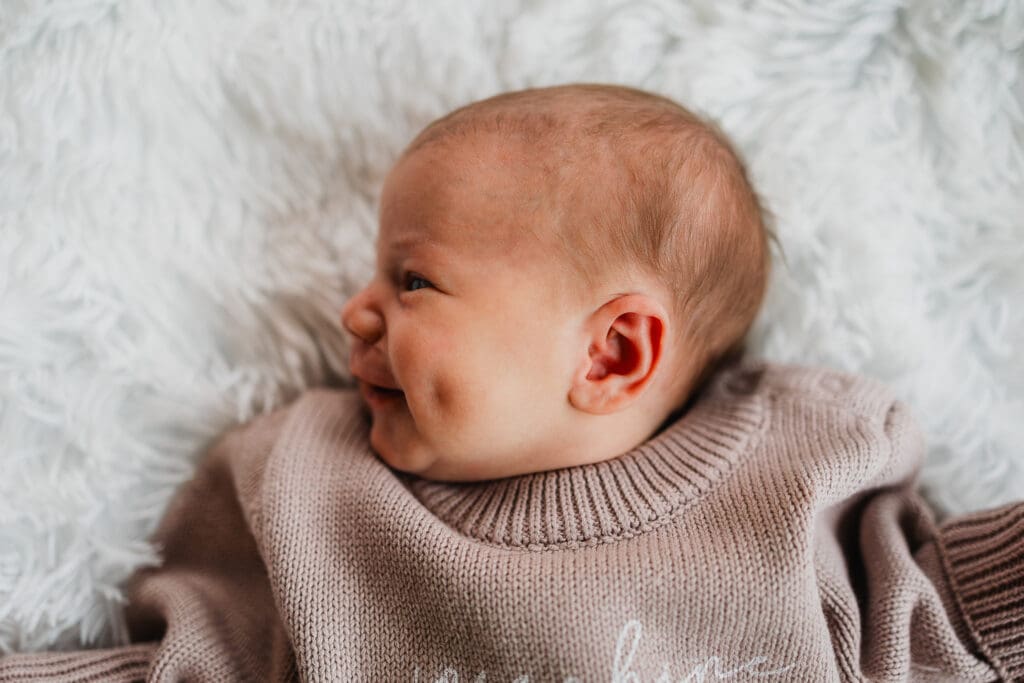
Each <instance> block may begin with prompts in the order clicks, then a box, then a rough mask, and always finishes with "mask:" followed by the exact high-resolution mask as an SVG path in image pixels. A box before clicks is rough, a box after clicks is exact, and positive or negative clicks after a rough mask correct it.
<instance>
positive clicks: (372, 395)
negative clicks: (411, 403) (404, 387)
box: [363, 382, 405, 405]
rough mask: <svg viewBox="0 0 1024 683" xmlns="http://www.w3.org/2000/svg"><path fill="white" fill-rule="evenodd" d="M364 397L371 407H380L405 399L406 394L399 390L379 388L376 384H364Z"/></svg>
mask: <svg viewBox="0 0 1024 683" xmlns="http://www.w3.org/2000/svg"><path fill="white" fill-rule="evenodd" d="M363 396H364V398H366V400H367V402H369V403H370V404H371V405H379V404H383V403H387V402H390V401H391V400H392V399H397V398H399V397H404V396H405V392H403V391H401V390H399V389H387V388H385V387H381V386H377V385H376V384H370V383H368V382H364V383H363Z"/></svg>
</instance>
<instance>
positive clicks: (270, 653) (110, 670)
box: [0, 406, 295, 683]
mask: <svg viewBox="0 0 1024 683" xmlns="http://www.w3.org/2000/svg"><path fill="white" fill-rule="evenodd" d="M287 415H288V407H287V406H285V407H282V408H279V409H277V410H276V411H274V412H271V413H268V414H265V415H261V416H258V417H257V418H255V419H253V420H251V421H250V422H248V423H246V424H244V425H240V426H237V427H235V428H233V429H231V430H229V431H227V432H225V433H224V434H222V435H221V436H220V437H219V438H218V439H217V440H216V441H215V442H214V444H213V445H212V446H211V447H210V448H209V449H208V450H207V451H206V453H205V454H204V456H203V458H202V460H201V462H200V464H199V466H198V468H197V469H196V472H195V474H194V476H193V477H192V478H191V479H190V480H189V481H187V482H186V483H185V484H184V485H183V486H181V487H180V488H179V489H178V490H177V492H176V493H175V494H174V496H173V497H172V498H171V500H170V502H169V504H168V507H167V509H166V511H165V512H164V515H163V517H162V518H161V522H160V525H159V527H158V528H157V530H156V532H155V534H154V535H153V536H152V537H151V539H150V540H151V541H152V542H153V543H154V544H155V545H156V546H157V547H158V548H159V549H160V551H161V556H162V564H161V566H159V567H156V568H145V569H142V570H139V571H137V572H136V573H135V574H134V575H133V576H132V579H131V580H130V581H129V584H128V587H127V589H126V594H127V597H128V603H129V604H128V608H127V610H126V616H127V621H128V626H129V632H130V635H131V640H132V644H130V645H125V646H121V647H112V648H103V649H92V650H80V651H72V652H38V653H18V654H13V655H8V656H6V657H3V658H0V682H8V681H44V680H45V681H62V682H65V683H70V682H72V681H104V682H108V681H109V682H114V683H127V682H129V681H142V680H148V681H172V680H175V681H176V680H268V681H269V680H280V681H283V680H291V679H292V678H294V674H295V672H294V668H293V665H292V656H291V650H290V647H289V645H288V642H287V638H286V636H285V634H284V632H283V629H282V627H281V624H280V621H279V619H278V618H277V614H276V610H275V609H274V603H273V597H272V595H271V589H270V584H269V581H268V577H267V574H266V568H265V566H264V565H263V562H262V560H261V556H260V553H259V548H258V543H257V540H256V536H255V534H254V530H255V529H256V528H257V526H258V523H259V506H258V497H259V489H260V485H261V484H260V482H261V476H262V472H263V464H264V462H265V460H266V458H267V456H268V455H269V453H270V451H271V450H272V449H273V447H274V445H275V443H276V441H277V439H278V437H279V432H280V431H281V429H282V427H283V424H284V422H285V420H286V417H287Z"/></svg>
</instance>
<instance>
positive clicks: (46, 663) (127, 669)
mask: <svg viewBox="0 0 1024 683" xmlns="http://www.w3.org/2000/svg"><path fill="white" fill-rule="evenodd" d="M157 645H158V643H141V644H136V645H126V646H124V647H114V648H106V649H100V650H79V651H76V652H35V653H21V654H13V655H7V656H6V657H3V658H0V681H3V682H4V683H7V682H8V681H10V682H12V683H13V682H14V681H24V682H26V683H27V682H28V681H33V682H35V683H42V682H43V681H46V683H84V682H85V681H97V682H99V681H103V683H134V682H135V681H144V680H146V673H147V672H148V671H149V663H150V660H151V659H152V658H153V654H154V652H156V648H157Z"/></svg>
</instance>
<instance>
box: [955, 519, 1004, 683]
mask: <svg viewBox="0 0 1024 683" xmlns="http://www.w3.org/2000/svg"><path fill="white" fill-rule="evenodd" d="M938 541H939V548H940V549H941V551H942V555H943V558H944V562H945V563H946V571H947V572H949V576H950V581H951V583H952V587H953V592H954V594H955V595H956V599H957V602H958V603H959V604H960V608H961V610H962V611H963V613H964V617H965V618H966V620H967V624H968V626H969V628H970V629H971V632H972V633H973V634H974V637H975V639H976V641H977V644H978V646H979V647H980V649H981V651H982V652H983V653H984V654H985V656H986V657H988V659H989V662H990V663H991V664H992V666H993V667H995V669H996V671H997V672H998V673H999V675H1000V676H1002V677H1003V679H1005V680H1007V681H1024V502H1020V503H1011V504H1010V505H1004V506H1002V507H998V508H993V509H991V510H983V511H981V512H976V513H973V514H969V515H964V516H962V517H956V518H953V519H949V520H947V521H946V522H944V523H943V524H941V525H940V526H939V537H938Z"/></svg>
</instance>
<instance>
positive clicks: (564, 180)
mask: <svg viewBox="0 0 1024 683" xmlns="http://www.w3.org/2000/svg"><path fill="white" fill-rule="evenodd" d="M478 133H494V134H499V135H505V136H512V137H516V138H518V139H520V140H522V141H523V142H524V143H526V144H527V145H530V146H531V147H535V146H536V145H542V146H543V147H542V148H543V149H545V150H546V151H548V152H550V155H552V156H546V158H547V159H551V160H553V161H549V162H547V163H545V162H540V163H541V169H540V170H542V171H544V172H545V173H546V174H547V175H548V176H549V178H550V180H551V181H552V182H551V184H552V186H553V187H556V188H557V190H558V192H559V193H560V194H559V197H560V201H559V206H560V208H561V218H562V221H561V223H562V226H561V227H562V229H561V230H560V231H558V234H557V235H556V238H557V241H558V245H559V247H560V248H561V249H562V251H563V252H564V255H565V256H566V257H567V258H568V259H570V261H572V262H573V263H574V264H575V266H576V272H577V273H578V275H579V277H580V280H579V285H580V290H581V291H589V290H592V289H593V288H594V287H597V286H600V285H607V284H608V283H609V281H610V280H609V277H610V276H614V275H615V274H617V273H622V272H626V271H632V270H635V269H636V268H637V267H638V266H639V267H640V268H641V269H642V271H643V272H644V273H646V274H648V275H653V276H654V277H655V278H657V279H659V280H660V281H661V282H663V283H665V284H666V285H667V286H668V289H669V291H670V292H672V293H673V294H674V295H675V296H674V297H673V306H672V308H673V310H672V311H671V314H672V315H673V318H674V322H675V324H676V326H677V329H679V330H680V333H681V334H682V335H684V339H685V341H683V346H684V348H683V349H681V353H685V354H690V355H691V356H692V355H693V354H694V352H695V351H696V352H697V357H698V358H699V361H698V362H697V363H696V365H695V367H692V368H691V369H690V370H691V374H692V375H693V376H691V377H688V378H687V379H688V380H689V381H687V382H685V384H680V385H679V386H678V391H679V393H678V394H677V396H676V398H677V399H678V400H679V401H681V400H683V399H685V398H686V397H687V396H688V395H689V394H690V393H691V392H692V391H693V390H695V389H698V388H699V387H701V386H702V385H703V384H704V382H705V380H706V379H707V378H708V377H710V375H711V374H712V373H713V372H714V371H715V370H716V369H717V368H718V367H719V366H721V365H722V364H723V363H726V362H729V361H731V360H733V359H735V358H736V357H738V356H740V355H742V353H743V351H744V346H743V344H744V339H745V336H746V333H747V332H748V330H749V329H750V326H751V325H752V324H753V321H754V318H755V317H756V315H757V312H758V309H759V308H760V306H761V302H762V300H763V298H764V293H765V289H766V287H767V281H768V275H769V269H770V267H771V258H770V253H769V249H768V240H769V239H771V240H773V241H776V243H777V240H776V239H775V235H774V233H773V232H772V230H771V229H770V227H769V226H768V225H767V224H766V223H767V221H768V219H769V217H768V216H767V212H766V211H764V210H763V208H762V203H761V201H760V200H759V198H758V196H757V193H756V191H755V190H754V188H753V187H752V186H751V184H750V182H749V180H748V178H747V173H746V170H745V168H744V165H743V162H742V160H741V159H740V156H739V154H738V153H737V152H736V151H735V150H734V149H733V147H732V145H731V143H730V142H729V140H728V138H727V137H726V136H725V134H724V133H722V131H721V130H719V128H718V127H717V126H716V125H715V124H713V123H711V122H709V121H706V120H704V119H702V118H700V117H699V116H697V115H696V114H694V113H693V112H691V111H689V110H687V109H685V108H684V107H682V106H680V105H679V104H677V103H676V102H673V101H672V100H670V99H668V98H665V97H662V96H659V95H655V94H652V93H648V92H645V91H642V90H637V89H634V88H628V87H623V86H614V85H602V84H573V85H564V86H554V87H548V88H532V89H528V90H520V91H516V92H508V93H503V94H501V95H497V96H495V97H491V98H489V99H485V100H481V101H478V102H474V103H471V104H469V105H466V106H464V107H461V108H459V109H456V110H455V111H453V112H451V113H450V114H448V115H447V116H444V117H443V118H440V119H438V120H437V121H434V122H433V123H432V124H430V125H429V126H427V127H426V128H425V129H424V130H423V131H422V132H421V133H420V134H419V135H418V136H417V137H416V138H415V139H414V140H413V141H412V143H410V145H409V146H408V147H407V148H406V150H405V152H404V154H405V155H408V154H411V153H412V152H414V151H416V150H418V149H421V148H422V147H424V146H427V145H445V144H447V143H451V142H455V141H457V140H459V139H462V138H464V137H466V136H468V135H472V134H478ZM595 168H601V169H605V170H609V171H610V172H611V173H612V177H613V182H612V183H610V185H611V187H608V188H607V189H605V188H604V187H603V186H602V187H601V189H600V192H601V193H602V194H601V195H600V197H599V199H600V201H599V204H600V205H599V206H593V205H589V204H591V203H592V202H589V201H581V199H582V198H584V196H585V198H586V199H587V200H590V199H593V198H594V196H595V195H594V190H595V181H594V180H593V176H594V172H593V171H594V169H595ZM607 184H608V183H605V185H607ZM580 212H582V213H583V214H584V216H583V218H584V219H583V220H579V219H578V214H579V213H580ZM681 341H682V339H681ZM687 344H694V345H696V346H697V348H693V347H692V346H689V347H687V346H686V345H687Z"/></svg>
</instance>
